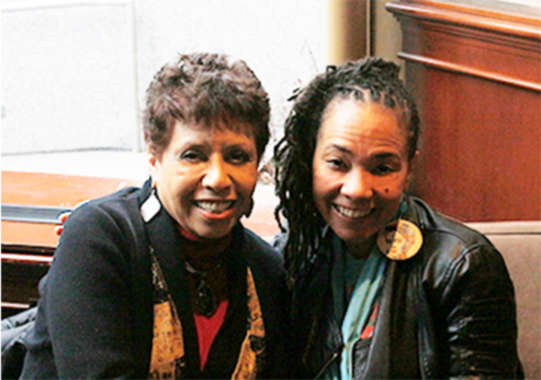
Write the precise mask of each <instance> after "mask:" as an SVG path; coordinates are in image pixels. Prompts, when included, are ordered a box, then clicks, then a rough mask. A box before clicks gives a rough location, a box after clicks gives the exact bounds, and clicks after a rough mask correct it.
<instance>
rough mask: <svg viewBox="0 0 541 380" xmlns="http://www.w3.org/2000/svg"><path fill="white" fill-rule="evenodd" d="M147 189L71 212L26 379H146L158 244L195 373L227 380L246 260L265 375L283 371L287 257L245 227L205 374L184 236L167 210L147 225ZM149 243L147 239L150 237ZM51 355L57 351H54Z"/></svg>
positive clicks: (242, 304)
mask: <svg viewBox="0 0 541 380" xmlns="http://www.w3.org/2000/svg"><path fill="white" fill-rule="evenodd" d="M149 194H150V184H149V182H147V183H146V184H145V185H144V186H143V188H142V189H136V188H130V189H125V190H122V191H120V192H118V193H115V194H113V195H111V196H108V197H105V198H102V199H98V200H95V201H91V202H89V203H88V204H87V205H85V206H83V207H81V208H79V209H78V210H76V211H75V212H74V213H73V214H72V215H71V216H70V218H69V219H68V221H67V223H66V225H65V230H64V232H63V234H62V237H61V241H60V243H59V246H58V249H57V251H56V253H55V258H54V261H53V264H52V266H51V269H50V271H49V273H48V275H47V277H46V279H44V280H46V282H45V284H44V285H45V286H43V289H44V291H43V293H42V295H41V297H42V298H41V300H40V302H39V307H38V317H37V321H36V325H35V329H34V331H33V332H32V333H30V334H29V335H28V336H27V338H26V341H25V345H26V347H27V350H28V352H27V355H26V358H25V365H24V369H23V374H22V378H33V379H35V378H58V377H60V378H98V377H101V378H103V377H106V378H147V377H148V371H149V366H150V354H151V349H152V333H153V330H152V328H153V299H152V292H153V287H152V278H151V271H150V259H149V245H150V244H151V245H152V246H153V247H154V249H155V253H156V256H157V257H158V260H159V262H160V265H161V267H162V270H163V272H164V275H165V278H166V281H167V282H168V286H169V288H170V289H171V293H172V296H173V299H174V301H175V304H176V306H177V309H178V312H179V315H180V319H181V322H182V327H183V331H184V344H185V351H186V359H187V366H188V369H189V377H190V378H228V377H230V376H231V373H232V372H233V369H234V366H235V364H236V361H237V357H238V354H239V350H240V344H241V342H242V340H243V339H244V337H245V334H246V318H247V308H246V281H245V278H246V270H245V268H246V265H248V266H249V267H250V269H251V270H252V273H253V276H254V280H255V284H256V289H257V293H258V297H259V301H260V304H261V308H262V311H263V318H264V323H265V330H266V344H267V348H266V350H267V351H266V358H265V359H266V360H265V363H266V365H265V369H264V372H263V373H262V375H263V376H264V377H268V378H279V377H282V376H283V373H284V372H283V370H284V363H285V351H286V343H285V337H284V334H285V332H286V331H287V320H288V318H287V316H288V305H289V298H288V292H287V289H286V285H285V272H284V269H283V261H282V257H281V256H280V255H279V253H277V251H275V250H274V249H273V248H271V247H270V246H269V245H268V244H266V243H265V242H264V241H263V240H261V239H260V238H258V237H257V236H255V235H254V234H253V233H251V232H250V231H248V230H245V229H244V228H243V227H242V226H241V225H240V224H238V225H237V226H236V227H235V228H234V231H233V239H232V243H231V245H230V247H229V249H228V252H229V253H230V254H228V255H227V257H228V259H226V261H227V265H228V273H229V275H230V279H231V285H232V287H233V289H234V292H233V294H234V295H233V297H232V299H231V300H230V307H229V309H228V313H227V316H226V319H225V321H224V325H223V326H222V328H221V329H220V332H219V333H218V335H217V337H216V339H215V341H214V344H213V346H212V348H211V352H210V354H209V358H208V362H207V365H206V367H205V371H204V372H201V371H199V350H198V343H197V335H196V330H195V325H194V321H193V313H192V310H191V309H190V304H189V296H188V293H187V284H186V279H185V271H184V260H183V257H182V256H183V255H182V253H181V252H179V250H180V247H181V239H182V237H181V235H180V234H179V232H178V229H177V228H176V226H175V222H174V221H173V219H172V218H171V217H170V216H169V214H168V213H167V212H166V211H165V209H163V207H162V209H161V210H160V211H159V213H158V214H157V215H156V216H155V217H154V218H153V219H152V220H150V222H149V223H147V224H145V222H144V221H143V220H142V217H141V214H140V210H139V208H140V205H141V204H142V203H143V202H144V201H145V200H146V198H147V197H148V196H149ZM149 240H150V241H149ZM53 353H54V354H53Z"/></svg>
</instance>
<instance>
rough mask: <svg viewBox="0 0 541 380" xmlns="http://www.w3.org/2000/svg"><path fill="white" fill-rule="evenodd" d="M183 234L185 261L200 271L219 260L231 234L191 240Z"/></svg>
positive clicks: (207, 268)
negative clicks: (216, 237)
mask: <svg viewBox="0 0 541 380" xmlns="http://www.w3.org/2000/svg"><path fill="white" fill-rule="evenodd" d="M182 235H183V239H182V251H183V254H184V256H185V257H186V261H188V262H189V263H190V265H191V266H192V267H194V268H195V269H197V270H200V271H208V270H211V269H213V268H214V267H215V266H216V264H217V263H219V262H221V257H220V256H221V255H222V253H223V252H224V251H225V250H226V249H227V247H228V246H229V244H230V243H231V234H228V235H226V236H224V237H222V238H219V239H212V240H210V239H199V240H192V239H189V238H187V237H185V236H184V234H182Z"/></svg>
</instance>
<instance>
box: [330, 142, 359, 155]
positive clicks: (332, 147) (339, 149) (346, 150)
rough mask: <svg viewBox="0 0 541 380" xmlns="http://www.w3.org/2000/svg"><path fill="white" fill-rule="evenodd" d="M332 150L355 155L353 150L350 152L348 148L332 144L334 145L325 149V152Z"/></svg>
mask: <svg viewBox="0 0 541 380" xmlns="http://www.w3.org/2000/svg"><path fill="white" fill-rule="evenodd" d="M331 149H336V150H338V151H340V152H343V153H348V154H353V152H352V151H351V150H349V149H348V148H346V147H343V146H341V145H336V144H332V145H329V146H328V147H326V148H325V150H331Z"/></svg>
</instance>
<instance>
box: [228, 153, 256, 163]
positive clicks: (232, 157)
mask: <svg viewBox="0 0 541 380" xmlns="http://www.w3.org/2000/svg"><path fill="white" fill-rule="evenodd" d="M251 159H252V156H251V155H250V154H249V153H248V152H246V151H244V150H242V149H233V150H232V151H231V152H229V153H228V154H227V155H226V161H229V162H231V163H233V164H244V163H246V162H250V161H251Z"/></svg>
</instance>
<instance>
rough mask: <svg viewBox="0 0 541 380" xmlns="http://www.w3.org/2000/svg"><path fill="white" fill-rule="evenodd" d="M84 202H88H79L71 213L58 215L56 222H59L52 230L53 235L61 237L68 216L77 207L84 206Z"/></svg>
mask: <svg viewBox="0 0 541 380" xmlns="http://www.w3.org/2000/svg"><path fill="white" fill-rule="evenodd" d="M86 202H88V201H82V202H79V203H77V204H76V205H75V207H74V208H73V210H72V211H70V212H63V213H62V214H60V215H58V221H59V222H60V225H58V226H56V227H55V228H54V233H55V234H57V235H58V236H60V235H62V232H64V224H66V220H68V218H69V216H70V215H71V213H72V212H73V211H74V210H75V209H76V208H78V207H81V206H82V205H84V204H85V203H86Z"/></svg>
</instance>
